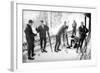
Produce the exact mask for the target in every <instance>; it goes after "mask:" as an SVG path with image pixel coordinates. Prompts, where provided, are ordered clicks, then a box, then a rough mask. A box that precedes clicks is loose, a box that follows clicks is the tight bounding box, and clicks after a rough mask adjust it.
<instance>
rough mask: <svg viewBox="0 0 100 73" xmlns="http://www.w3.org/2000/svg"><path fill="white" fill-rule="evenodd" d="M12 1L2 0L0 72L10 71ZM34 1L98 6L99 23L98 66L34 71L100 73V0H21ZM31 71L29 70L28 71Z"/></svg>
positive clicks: (96, 41) (0, 2) (0, 14)
mask: <svg viewBox="0 0 100 73" xmlns="http://www.w3.org/2000/svg"><path fill="white" fill-rule="evenodd" d="M10 1H11V0H0V20H1V21H0V33H1V35H0V73H10V72H11V71H10V56H11V55H10V45H11V44H10V42H11V38H10V34H11V31H10V28H11V26H10V21H11V20H10V17H11V14H10ZM20 1H33V2H34V4H49V5H66V6H86V7H87V6H93V7H97V11H98V24H96V25H95V27H94V29H95V35H94V36H93V37H95V39H94V40H95V42H94V43H95V47H96V48H97V50H98V64H97V67H81V68H79V67H78V68H60V69H59V68H56V69H46V70H45V69H43V70H41V69H40V70H33V72H34V73H94V72H95V73H100V72H99V71H100V63H99V61H100V57H99V56H100V53H99V51H100V49H99V48H100V46H99V43H100V42H99V40H100V33H99V31H100V28H99V27H100V25H99V24H100V20H99V19H100V14H99V13H100V2H99V1H100V0H20ZM26 73H29V72H26Z"/></svg>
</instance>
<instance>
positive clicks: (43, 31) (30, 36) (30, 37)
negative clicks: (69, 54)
mask: <svg viewBox="0 0 100 73" xmlns="http://www.w3.org/2000/svg"><path fill="white" fill-rule="evenodd" d="M40 23H41V25H40V26H39V27H36V31H37V33H39V37H40V47H41V52H42V53H43V52H45V53H47V50H46V43H47V38H46V35H47V33H48V32H49V27H48V26H47V25H46V24H44V21H43V20H40ZM33 24H34V21H33V20H29V21H28V24H27V26H26V28H25V35H26V41H27V44H28V46H27V47H28V59H29V60H34V56H35V55H36V54H35V53H34V47H35V45H34V41H35V38H34V37H35V36H37V34H36V33H34V32H33V31H32V25H33ZM76 27H77V23H76V22H75V20H74V22H73V24H72V28H73V30H72V36H71V38H72V39H71V44H69V43H68V34H67V33H68V32H67V30H68V25H67V22H66V21H64V25H63V26H62V27H61V28H60V29H59V31H58V33H57V34H56V44H55V47H54V51H55V52H59V51H61V49H59V46H60V44H61V38H63V43H64V44H63V45H64V46H66V45H65V43H66V42H67V45H68V46H67V48H70V47H72V44H73V43H75V42H76V43H78V44H77V45H78V46H79V47H80V48H82V45H83V41H84V39H85V38H86V33H87V32H88V29H87V28H86V27H85V26H84V25H83V22H81V26H80V27H79V34H80V37H79V38H78V39H79V40H78V41H76V40H75V39H76ZM62 36H63V37H62ZM49 38H50V37H49ZM81 51H82V50H81Z"/></svg>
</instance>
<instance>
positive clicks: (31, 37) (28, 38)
mask: <svg viewBox="0 0 100 73" xmlns="http://www.w3.org/2000/svg"><path fill="white" fill-rule="evenodd" d="M32 24H33V21H32V20H29V23H28V24H27V27H26V29H25V34H26V41H27V43H28V59H30V60H34V58H32V57H33V56H34V55H35V53H34V37H35V36H36V34H35V33H33V32H32Z"/></svg>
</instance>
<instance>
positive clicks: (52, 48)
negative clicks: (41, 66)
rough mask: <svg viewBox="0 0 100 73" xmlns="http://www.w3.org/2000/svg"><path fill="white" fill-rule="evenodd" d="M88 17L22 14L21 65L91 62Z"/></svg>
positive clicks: (79, 14) (40, 12)
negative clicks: (54, 62)
mask: <svg viewBox="0 0 100 73" xmlns="http://www.w3.org/2000/svg"><path fill="white" fill-rule="evenodd" d="M91 19H92V18H91V13H88V12H78V11H77V12H74V11H73V12H70V11H49V10H31V9H23V10H22V61H23V63H34V62H48V61H77V60H78V61H79V60H80V61H82V60H91Z"/></svg>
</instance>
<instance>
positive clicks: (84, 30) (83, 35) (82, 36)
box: [79, 22, 88, 52]
mask: <svg viewBox="0 0 100 73" xmlns="http://www.w3.org/2000/svg"><path fill="white" fill-rule="evenodd" d="M87 32H88V29H87V28H86V27H85V26H84V25H83V22H81V26H80V27H79V35H80V40H79V45H80V50H81V52H82V45H83V42H84V40H85V38H86V36H87V35H86V34H87Z"/></svg>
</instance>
